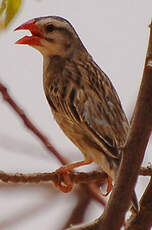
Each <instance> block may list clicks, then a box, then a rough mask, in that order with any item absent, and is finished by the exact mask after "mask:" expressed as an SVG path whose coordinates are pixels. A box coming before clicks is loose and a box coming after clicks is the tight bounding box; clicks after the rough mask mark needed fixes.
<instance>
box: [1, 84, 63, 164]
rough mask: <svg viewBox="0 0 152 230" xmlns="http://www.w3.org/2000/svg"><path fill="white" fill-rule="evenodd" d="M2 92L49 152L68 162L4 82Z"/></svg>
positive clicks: (61, 161)
mask: <svg viewBox="0 0 152 230" xmlns="http://www.w3.org/2000/svg"><path fill="white" fill-rule="evenodd" d="M0 92H1V93H2V96H3V99H4V100H5V101H6V102H7V103H8V104H9V105H10V106H11V108H12V109H13V110H14V111H15V112H16V114H17V115H18V116H19V117H20V118H21V120H22V121H23V122H24V124H25V126H26V127H27V128H28V129H29V130H30V131H32V133H34V134H35V135H36V136H37V137H38V138H39V139H40V140H41V142H42V143H43V145H44V147H45V148H46V149H47V150H49V152H51V153H53V154H54V155H55V157H56V158H57V159H58V160H59V161H60V163H62V164H66V163H67V161H66V160H65V159H64V158H63V156H61V155H60V154H59V153H58V151H57V150H56V149H55V148H54V147H53V145H52V144H51V143H50V141H49V140H48V138H47V137H46V136H45V135H44V134H42V132H41V131H40V130H39V129H38V128H37V127H36V126H35V125H34V124H33V123H32V121H30V119H29V118H28V117H27V115H26V114H25V112H24V111H23V110H22V109H21V108H20V107H19V106H18V105H17V103H16V102H15V100H14V99H13V98H12V97H11V96H10V94H9V93H8V90H7V88H6V87H5V85H4V84H3V83H2V82H0Z"/></svg>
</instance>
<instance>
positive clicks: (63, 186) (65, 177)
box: [54, 160, 93, 193]
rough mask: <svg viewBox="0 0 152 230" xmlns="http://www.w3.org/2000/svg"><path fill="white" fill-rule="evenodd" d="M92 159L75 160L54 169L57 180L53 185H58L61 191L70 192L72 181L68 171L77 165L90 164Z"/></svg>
mask: <svg viewBox="0 0 152 230" xmlns="http://www.w3.org/2000/svg"><path fill="white" fill-rule="evenodd" d="M92 162H93V160H84V161H80V162H76V163H73V164H69V165H65V166H62V167H60V168H59V169H57V170H56V175H57V176H58V179H57V182H54V183H55V186H56V187H58V188H59V189H60V190H61V191H62V192H64V193H68V192H71V190H72V188H73V185H74V183H73V182H72V180H71V177H70V172H71V171H72V170H73V169H74V168H77V167H80V166H83V165H87V164H91V163H92Z"/></svg>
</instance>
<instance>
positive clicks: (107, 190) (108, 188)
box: [102, 176, 113, 196]
mask: <svg viewBox="0 0 152 230" xmlns="http://www.w3.org/2000/svg"><path fill="white" fill-rule="evenodd" d="M107 182H108V185H107V189H106V193H102V195H103V196H108V195H109V193H110V192H111V190H112V187H113V185H112V179H111V177H110V176H108V179H107Z"/></svg>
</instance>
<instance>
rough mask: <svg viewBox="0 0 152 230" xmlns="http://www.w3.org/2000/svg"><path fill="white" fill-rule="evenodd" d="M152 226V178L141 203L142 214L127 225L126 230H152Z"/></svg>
mask: <svg viewBox="0 0 152 230" xmlns="http://www.w3.org/2000/svg"><path fill="white" fill-rule="evenodd" d="M151 226H152V177H151V179H150V182H149V184H148V186H147V188H146V190H145V192H144V195H143V196H142V198H141V201H140V212H139V213H138V214H137V215H136V216H132V218H131V219H130V220H129V222H128V223H127V227H126V230H134V229H136V230H143V229H144V230H150V229H151Z"/></svg>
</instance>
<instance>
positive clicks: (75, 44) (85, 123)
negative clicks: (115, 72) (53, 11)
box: [17, 16, 137, 208]
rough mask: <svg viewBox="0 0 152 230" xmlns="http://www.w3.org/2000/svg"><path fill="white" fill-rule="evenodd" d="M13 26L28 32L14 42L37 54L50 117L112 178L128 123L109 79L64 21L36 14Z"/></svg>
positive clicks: (87, 157) (86, 155) (116, 167)
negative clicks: (39, 54) (42, 63)
mask: <svg viewBox="0 0 152 230" xmlns="http://www.w3.org/2000/svg"><path fill="white" fill-rule="evenodd" d="M17 29H29V30H30V31H31V33H32V36H31V37H27V36H26V37H24V38H22V39H21V40H19V41H18V42H17V43H19V44H29V45H31V46H33V47H34V48H36V49H37V50H39V51H40V52H41V53H42V55H43V58H44V65H43V66H44V68H43V71H44V72H43V84H44V91H45V95H46V98H47V100H48V103H49V105H50V107H51V110H52V112H53V115H54V118H55V120H56V121H57V123H58V124H59V126H60V127H61V129H62V130H63V131H64V133H65V134H66V135H67V137H68V138H69V139H70V140H71V141H72V142H73V143H74V144H75V145H76V146H77V147H78V148H79V149H80V151H81V152H82V153H83V154H84V156H85V159H86V162H87V161H90V160H93V161H95V162H97V163H98V164H99V165H100V166H101V168H102V169H103V170H104V171H105V172H106V173H107V174H108V175H109V176H110V177H112V178H113V179H115V177H116V174H117V170H118V167H119V163H120V159H121V151H120V149H121V147H123V146H124V144H125V141H126V137H127V133H128V130H129V124H128V121H127V118H126V116H125V113H124V111H123V109H122V106H121V103H120V100H119V98H118V96H117V93H116V91H115V89H114V87H113V85H112V83H111V81H110V80H109V78H108V77H107V76H106V74H105V73H104V72H103V71H102V70H101V69H100V68H99V67H98V66H97V64H96V63H95V62H94V60H93V59H92V57H91V56H90V54H89V53H88V52H87V50H86V49H85V47H84V45H83V44H82V42H81V40H80V39H79V37H78V35H77V33H76V32H75V30H74V28H73V27H72V25H71V24H70V23H69V22H68V21H67V20H65V19H63V18H61V17H55V16H52V17H51V16H49V17H42V18H36V19H33V20H31V21H29V22H27V23H25V24H23V25H22V26H20V27H18V28H17ZM35 41H36V42H35ZM135 202H136V201H135ZM135 206H136V204H135ZM136 208H137V207H136Z"/></svg>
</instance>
